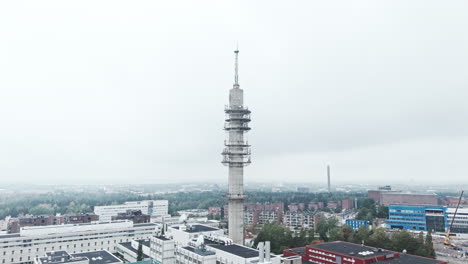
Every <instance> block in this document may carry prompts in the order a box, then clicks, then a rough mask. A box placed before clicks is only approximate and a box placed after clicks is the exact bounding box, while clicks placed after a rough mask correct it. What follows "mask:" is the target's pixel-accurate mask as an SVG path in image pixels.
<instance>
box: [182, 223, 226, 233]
mask: <svg viewBox="0 0 468 264" xmlns="http://www.w3.org/2000/svg"><path fill="white" fill-rule="evenodd" d="M173 228H175V229H180V227H179V226H174V227H173ZM217 230H219V228H214V227H210V226H205V225H196V224H195V225H189V226H187V229H186V230H185V231H184V232H187V233H198V232H210V231H217Z"/></svg>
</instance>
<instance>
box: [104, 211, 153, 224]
mask: <svg viewBox="0 0 468 264" xmlns="http://www.w3.org/2000/svg"><path fill="white" fill-rule="evenodd" d="M117 220H131V221H132V222H133V223H135V224H142V223H149V222H150V220H151V216H149V215H146V214H143V213H142V212H141V210H127V212H125V213H119V214H118V215H117V216H112V221H117Z"/></svg>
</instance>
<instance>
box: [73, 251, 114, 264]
mask: <svg viewBox="0 0 468 264" xmlns="http://www.w3.org/2000/svg"><path fill="white" fill-rule="evenodd" d="M72 256H73V257H87V258H88V259H89V264H113V263H122V261H121V260H120V259H118V258H116V257H115V256H114V255H112V254H111V253H109V252H107V251H105V250H100V251H91V252H83V253H76V254H72Z"/></svg>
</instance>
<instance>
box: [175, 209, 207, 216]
mask: <svg viewBox="0 0 468 264" xmlns="http://www.w3.org/2000/svg"><path fill="white" fill-rule="evenodd" d="M177 213H178V214H179V215H187V216H193V217H204V216H207V215H208V214H209V213H208V210H206V209H187V210H182V211H177Z"/></svg>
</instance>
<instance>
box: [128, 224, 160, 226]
mask: <svg viewBox="0 0 468 264" xmlns="http://www.w3.org/2000/svg"><path fill="white" fill-rule="evenodd" d="M133 226H156V224H155V223H141V224H133Z"/></svg>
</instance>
